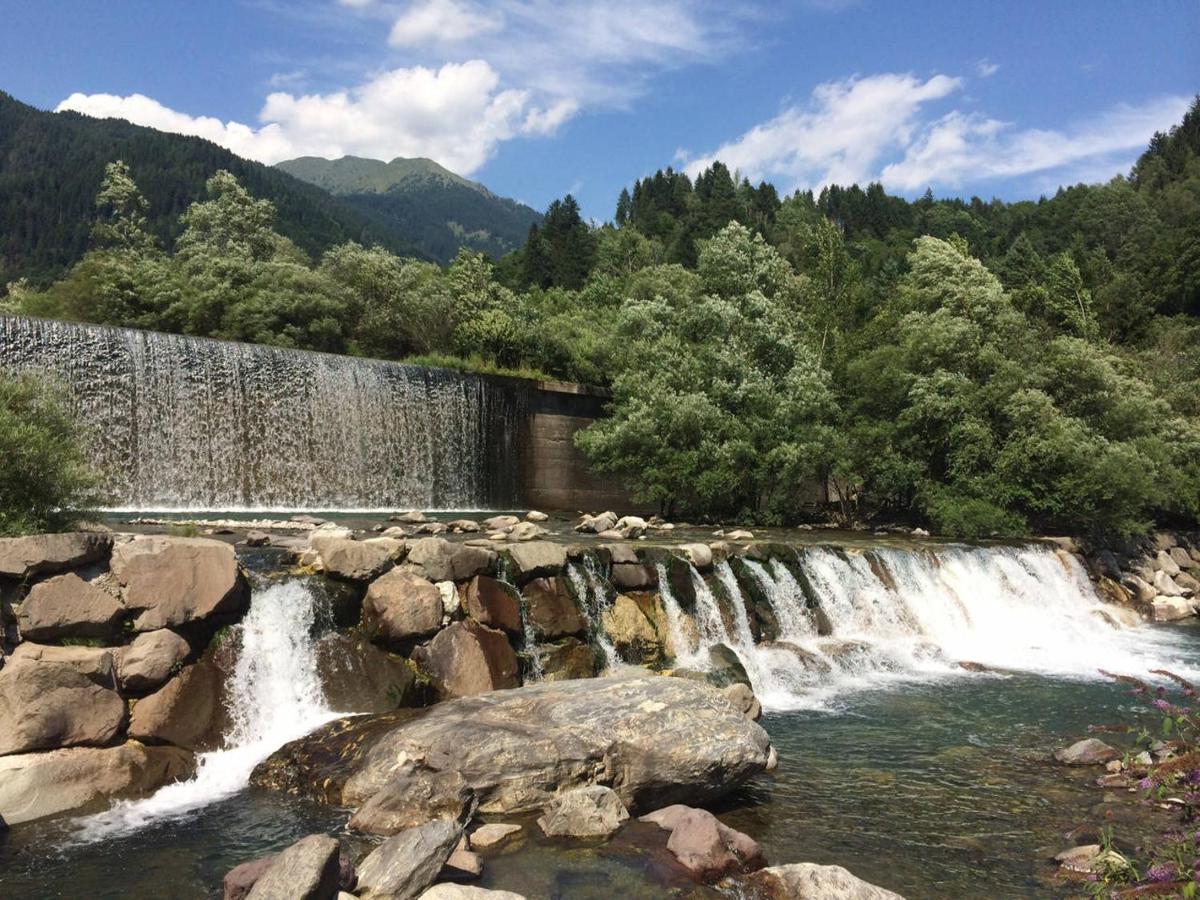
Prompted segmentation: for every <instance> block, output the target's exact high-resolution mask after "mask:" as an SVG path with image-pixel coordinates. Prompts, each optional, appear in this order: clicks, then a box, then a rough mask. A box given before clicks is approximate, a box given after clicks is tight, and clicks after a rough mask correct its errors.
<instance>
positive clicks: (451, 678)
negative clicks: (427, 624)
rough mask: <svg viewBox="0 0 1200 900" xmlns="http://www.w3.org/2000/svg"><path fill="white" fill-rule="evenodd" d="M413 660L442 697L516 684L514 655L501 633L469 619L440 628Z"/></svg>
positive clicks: (510, 686)
mask: <svg viewBox="0 0 1200 900" xmlns="http://www.w3.org/2000/svg"><path fill="white" fill-rule="evenodd" d="M413 659H414V660H416V662H417V664H418V665H419V666H420V667H421V669H422V670H423V671H425V672H426V673H428V675H429V677H430V680H431V681H432V682H433V684H434V687H435V688H436V689H437V692H438V694H439V696H442V697H466V696H470V695H471V694H480V693H484V692H486V691H495V690H500V689H502V688H514V687H516V686H517V685H518V684H520V678H519V676H518V673H519V671H520V670H519V667H518V665H517V655H516V653H514V652H513V649H512V645H510V644H509V642H508V638H507V637H505V636H504V632H502V631H497V630H495V629H492V628H488V627H487V626H485V625H480V624H479V623H478V622H475V621H473V620H470V619H468V620H465V621H462V622H454V623H452V624H451V625H449V626H448V627H446V628H444V629H442V630H441V631H440V632H438V634H437V636H436V637H434V639H433V640H432V641H430V642H429V643H428V644H425V645H423V646H422V647H419V648H417V650H416V652H415V653H414V654H413Z"/></svg>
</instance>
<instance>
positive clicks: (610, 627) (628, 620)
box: [602, 594, 666, 665]
mask: <svg viewBox="0 0 1200 900" xmlns="http://www.w3.org/2000/svg"><path fill="white" fill-rule="evenodd" d="M602 618H603V623H604V633H605V634H606V635H608V639H609V640H610V641H612V643H613V646H614V647H615V648H616V651H617V653H618V654H619V655H620V657H621V659H624V660H628V661H629V662H631V663H635V664H640V665H653V664H656V663H660V662H662V661H663V660H664V658H665V656H666V653H665V648H664V641H663V637H662V635H660V633H659V632H658V630H657V629H656V628H655V625H654V622H653V620H652V619H651V618H650V617H649V616H648V615H647V614H646V612H645V611H644V610H643V609H642V607H641V605H640V604H639V603H638V602H637V601H636V600H634V599H633V598H632V597H629V596H627V595H625V594H618V595H617V597H616V599H615V600H613V604H612V606H610V607H609V608H608V609H606V610H605V611H604V613H603V616H602Z"/></svg>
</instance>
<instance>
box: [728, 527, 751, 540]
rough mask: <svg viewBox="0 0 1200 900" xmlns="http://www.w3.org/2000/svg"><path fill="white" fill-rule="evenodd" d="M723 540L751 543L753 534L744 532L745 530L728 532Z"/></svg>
mask: <svg viewBox="0 0 1200 900" xmlns="http://www.w3.org/2000/svg"><path fill="white" fill-rule="evenodd" d="M725 540H727V541H752V540H754V532H753V531H746V530H745V529H738V530H736V531H730V532H727V533H726V534H725Z"/></svg>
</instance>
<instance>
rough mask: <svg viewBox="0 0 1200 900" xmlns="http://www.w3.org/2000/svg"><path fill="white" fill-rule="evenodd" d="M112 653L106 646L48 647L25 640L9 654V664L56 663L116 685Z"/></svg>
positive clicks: (87, 676) (101, 684)
mask: <svg viewBox="0 0 1200 900" xmlns="http://www.w3.org/2000/svg"><path fill="white" fill-rule="evenodd" d="M117 652H119V651H117ZM113 655H114V651H113V650H112V649H111V648H108V647H50V646H47V645H45V644H33V643H30V642H29V641H26V642H25V643H23V644H18V645H17V649H15V650H14V651H13V652H12V655H11V656H9V658H8V664H9V665H14V666H15V665H17V664H18V663H22V662H28V663H37V662H43V663H57V664H59V665H64V666H69V667H70V668H72V669H74V670H75V671H76V672H78V673H79V674H80V675H83V676H85V677H86V678H88V679H90V680H91V681H93V682H95V683H96V684H98V685H100V686H101V687H106V688H109V689H115V688H116V686H117V681H116V667H115V664H114V662H113Z"/></svg>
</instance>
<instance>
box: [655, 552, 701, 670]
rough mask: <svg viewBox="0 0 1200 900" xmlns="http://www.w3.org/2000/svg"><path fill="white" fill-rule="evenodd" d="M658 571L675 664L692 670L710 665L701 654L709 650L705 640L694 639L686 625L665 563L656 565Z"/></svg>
mask: <svg viewBox="0 0 1200 900" xmlns="http://www.w3.org/2000/svg"><path fill="white" fill-rule="evenodd" d="M655 569H656V570H657V571H658V590H659V596H661V597H662V602H663V610H664V611H665V612H666V614H667V629H668V631H669V632H670V638H671V646H672V647H673V648H674V650H675V663H676V665H679V666H684V667H686V668H692V667H695V666H704V665H707V664H708V659H707V657H706V656H705V655H704V654H703V653H702V652H701V651H702V650H704V649H706V648H707V645H706V644H704V642H703V640H698V639H697V638H693V637H692V636H691V635H690V634H689V633H688V629H687V628H686V626H685V625H684V621H685V619H686V615H687V614H686V613H685V612H684V611H683V608H682V607H681V606H680V605H679V600H677V599H676V597H675V592H674V591H672V590H671V580H670V579H669V578H668V577H667V566H666V564H665V563H661V562H660V563H657V564H655ZM701 657H703V659H702V658H701Z"/></svg>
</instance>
